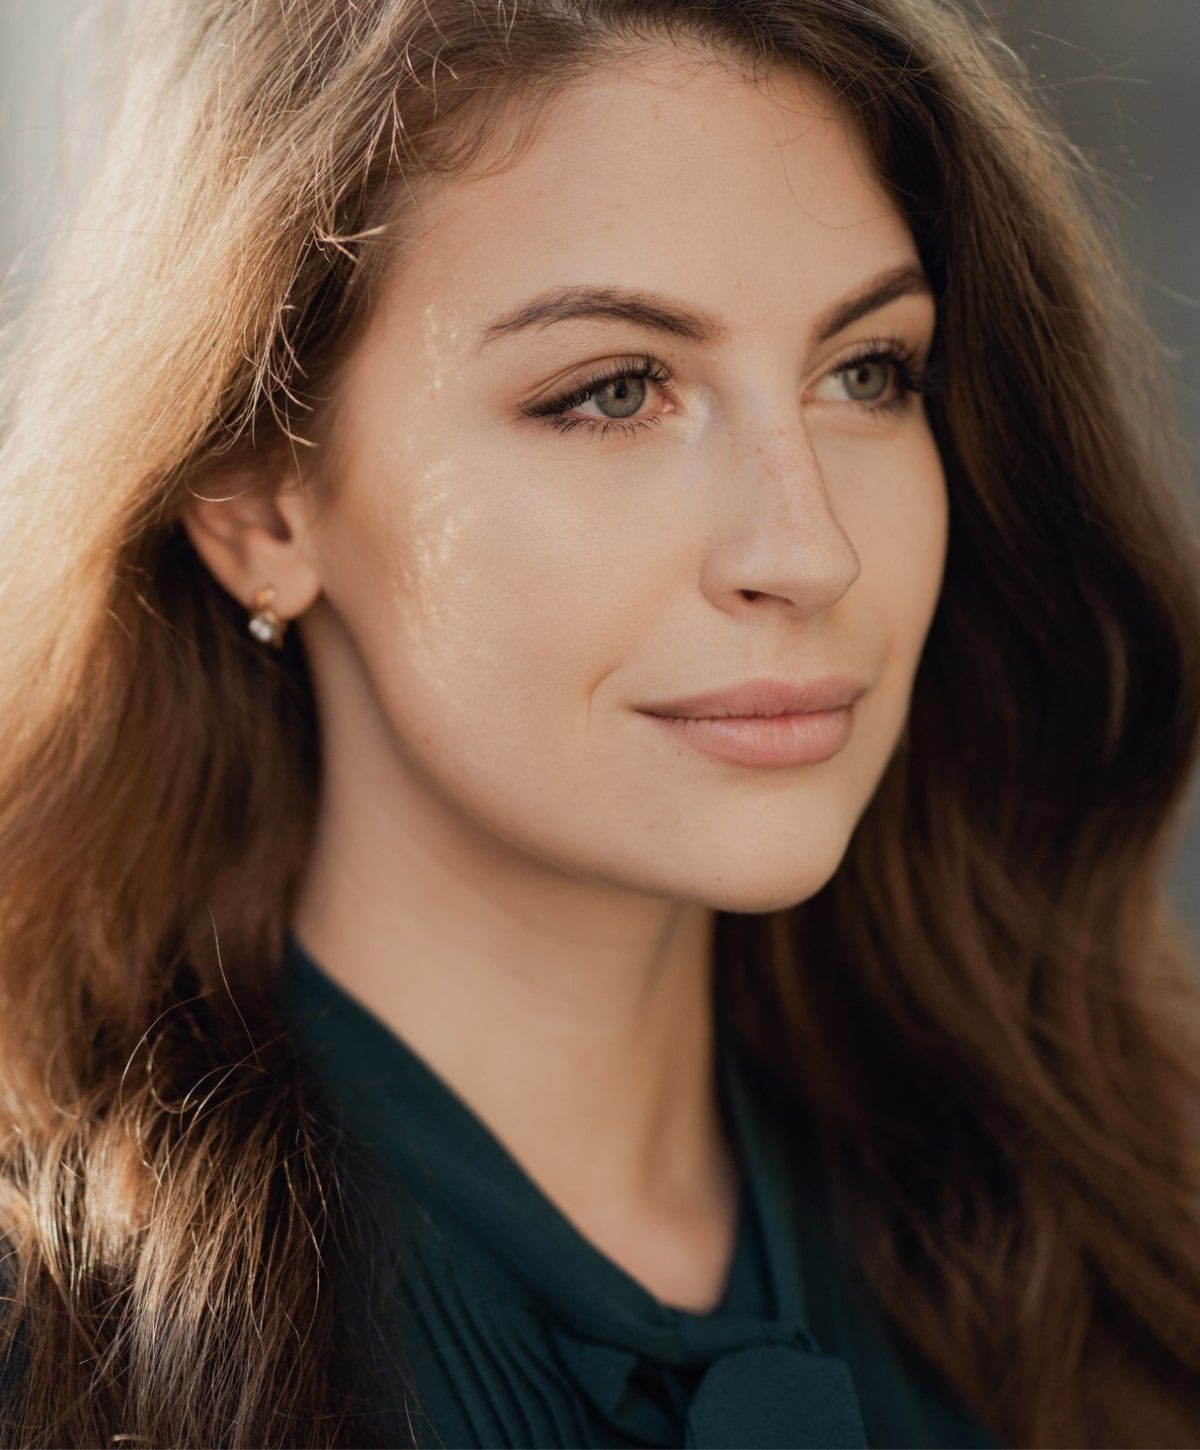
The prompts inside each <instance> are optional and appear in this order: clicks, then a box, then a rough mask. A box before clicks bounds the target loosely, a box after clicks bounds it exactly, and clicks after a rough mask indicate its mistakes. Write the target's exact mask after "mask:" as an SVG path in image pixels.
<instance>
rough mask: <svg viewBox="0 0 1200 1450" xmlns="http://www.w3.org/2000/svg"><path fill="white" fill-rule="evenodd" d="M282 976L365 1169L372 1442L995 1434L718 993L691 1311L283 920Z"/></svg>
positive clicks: (824, 1442) (988, 1444) (986, 1445)
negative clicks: (917, 1328)
mask: <svg viewBox="0 0 1200 1450" xmlns="http://www.w3.org/2000/svg"><path fill="white" fill-rule="evenodd" d="M284 982H285V1000H286V1004H287V1007H288V1011H289V1013H290V1015H291V1020H292V1023H293V1026H294V1028H295V1032H296V1036H297V1039H298V1040H299V1042H300V1044H301V1048H302V1050H303V1051H304V1053H305V1056H306V1058H307V1059H308V1060H309V1062H310V1064H311V1066H312V1069H313V1070H314V1072H315V1074H316V1076H317V1079H318V1082H319V1085H320V1088H321V1091H322V1094H323V1096H324V1098H325V1100H326V1105H327V1107H328V1108H329V1109H330V1110H331V1111H332V1113H333V1116H334V1117H335V1118H336V1119H337V1120H338V1121H339V1122H340V1123H341V1124H342V1125H343V1126H344V1127H345V1129H346V1130H347V1132H348V1134H349V1135H350V1141H351V1142H352V1143H354V1144H356V1145H358V1146H359V1148H360V1149H361V1150H362V1151H361V1153H360V1154H359V1156H358V1159H357V1161H359V1162H360V1163H361V1165H362V1167H363V1169H364V1180H363V1181H370V1182H371V1183H373V1184H375V1185H376V1187H375V1188H374V1189H373V1190H372V1193H373V1197H372V1198H371V1200H370V1201H371V1202H372V1203H373V1205H374V1208H373V1214H374V1216H375V1218H376V1223H375V1230H376V1236H375V1238H374V1239H373V1240H372V1242H374V1243H375V1244H376V1245H377V1247H376V1248H375V1249H373V1250H372V1251H371V1252H372V1258H373V1262H372V1263H371V1264H370V1265H369V1266H367V1268H366V1272H365V1273H364V1276H363V1279H362V1282H363V1283H364V1284H365V1283H368V1282H369V1283H370V1284H371V1285H372V1286H373V1297H370V1296H368V1295H367V1294H366V1292H365V1291H364V1290H362V1289H359V1290H358V1291H357V1298H356V1299H355V1301H354V1302H356V1303H357V1304H358V1305H359V1306H360V1310H361V1314H362V1316H363V1317H364V1319H365V1318H366V1317H367V1315H368V1313H369V1314H370V1316H371V1321H372V1323H374V1324H375V1326H376V1337H377V1338H380V1339H382V1340H383V1341H384V1342H386V1343H387V1344H389V1345H392V1346H394V1347H395V1349H396V1350H397V1351H398V1354H399V1358H397V1359H395V1360H391V1359H390V1358H385V1359H384V1360H381V1361H378V1363H379V1368H378V1371H377V1372H373V1374H372V1376H371V1383H370V1385H369V1389H370V1393H371V1395H372V1398H373V1399H374V1401H375V1406H376V1411H377V1413H378V1415H379V1417H380V1419H379V1423H380V1424H381V1426H382V1427H383V1429H382V1433H383V1435H384V1437H385V1439H384V1442H385V1443H400V1442H401V1441H402V1440H403V1439H405V1438H406V1436H408V1435H411V1433H412V1432H415V1435H416V1438H417V1441H418V1443H419V1444H421V1445H423V1446H436V1445H443V1446H561V1447H566V1446H633V1445H638V1446H650V1445H659V1446H668V1445H675V1446H705V1447H716V1446H762V1447H768V1446H796V1447H803V1446H829V1447H832V1446H926V1447H935V1446H961V1447H983V1450H997V1445H998V1442H997V1441H996V1440H995V1439H993V1438H992V1437H991V1436H990V1435H989V1434H988V1433H987V1432H986V1431H985V1430H984V1429H983V1428H982V1426H980V1425H979V1424H978V1423H977V1422H976V1421H975V1420H974V1419H973V1418H972V1417H971V1416H970V1415H969V1414H968V1413H967V1412H966V1411H965V1410H964V1408H963V1407H962V1406H961V1405H960V1404H958V1403H957V1402H956V1400H955V1399H954V1398H953V1396H951V1395H950V1394H948V1393H947V1392H946V1391H945V1390H944V1388H942V1387H941V1386H940V1385H939V1384H938V1383H937V1382H936V1381H935V1378H934V1377H933V1376H932V1374H931V1373H930V1372H929V1371H928V1369H927V1368H926V1366H925V1365H924V1364H923V1362H921V1361H919V1360H917V1359H916V1357H915V1356H913V1355H911V1354H910V1353H909V1352H908V1351H907V1349H906V1348H905V1346H904V1345H903V1344H902V1343H901V1342H900V1341H899V1340H898V1339H897V1337H896V1336H895V1335H894V1333H893V1332H891V1331H890V1330H889V1328H888V1326H887V1324H886V1322H885V1321H884V1319H883V1317H882V1315H881V1313H880V1312H879V1311H878V1309H877V1308H876V1307H875V1306H874V1305H873V1303H872V1301H871V1300H870V1298H869V1296H868V1294H867V1291H866V1288H865V1284H864V1283H863V1281H862V1280H861V1279H860V1278H859V1276H858V1275H857V1274H856V1273H855V1270H854V1266H853V1264H852V1263H850V1262H849V1261H848V1259H847V1257H846V1256H845V1254H844V1253H843V1252H842V1251H841V1250H840V1248H839V1246H838V1245H837V1244H836V1243H835V1240H834V1237H833V1232H832V1224H831V1222H830V1219H829V1211H828V1205H827V1202H826V1199H825V1196H824V1194H823V1191H822V1185H821V1177H820V1172H819V1168H818V1160H817V1159H816V1157H815V1156H813V1154H812V1150H811V1148H808V1149H807V1150H806V1149H805V1148H804V1147H803V1145H800V1146H799V1147H798V1146H797V1145H796V1144H795V1143H790V1142H789V1143H788V1145H787V1149H786V1151H785V1147H784V1140H783V1138H782V1137H781V1136H780V1135H779V1134H778V1133H777V1132H776V1131H774V1129H773V1119H772V1115H771V1112H770V1109H769V1107H768V1105H767V1100H766V1098H765V1097H764V1096H763V1095H762V1094H761V1092H760V1091H758V1090H756V1086H755V1084H754V1082H753V1079H752V1076H751V1074H750V1073H749V1071H748V1070H747V1067H746V1065H745V1064H744V1063H743V1062H742V1061H741V1060H740V1058H739V1054H738V1052H737V1051H736V1049H735V1047H734V1044H733V1040H732V1034H730V1033H729V1032H728V1031H727V1029H726V1028H725V1025H724V1022H723V1019H722V1015H721V1013H720V1011H719V1010H717V1011H716V1017H715V1020H716V1024H717V1061H718V1088H719V1096H720V1103H721V1111H722V1113H723V1114H724V1117H725V1122H726V1124H727V1125H728V1127H729V1129H730V1133H731V1141H732V1142H733V1143H734V1145H735V1147H736V1151H737V1153H738V1156H739V1160H740V1163H741V1167H742V1190H741V1208H740V1218H739V1229H738V1237H737V1243H736V1250H735V1255H734V1260H733V1264H732V1267H731V1270H730V1275H729V1278H728V1281H727V1284H726V1288H725V1292H724V1296H723V1298H722V1299H721V1301H720V1303H719V1304H718V1305H717V1307H716V1308H715V1309H712V1310H711V1311H708V1312H706V1313H694V1312H691V1311H688V1310H684V1309H678V1308H674V1307H672V1306H670V1305H667V1304H664V1303H662V1302H661V1301H660V1300H658V1299H657V1298H656V1297H655V1296H654V1295H653V1294H651V1293H650V1292H649V1291H648V1290H647V1289H646V1288H644V1287H643V1286H642V1285H641V1284H640V1283H638V1282H637V1280H635V1279H634V1278H632V1277H631V1276H630V1275H629V1274H628V1273H627V1272H626V1271H625V1270H624V1269H622V1268H621V1267H619V1266H618V1264H617V1263H616V1262H615V1261H614V1260H613V1259H610V1258H609V1257H608V1256H607V1255H606V1254H605V1253H603V1252H602V1251H601V1250H600V1249H598V1248H597V1247H596V1246H595V1245H593V1244H592V1243H591V1242H590V1241H589V1240H588V1239H586V1238H585V1237H584V1236H583V1235H582V1234H581V1233H580V1232H579V1230H577V1229H576V1228H575V1227H574V1225H573V1224H572V1223H571V1222H570V1220H569V1219H568V1218H567V1217H566V1216H565V1215H564V1214H563V1213H562V1212H561V1211H560V1210H559V1209H558V1208H557V1207H556V1206H555V1205H554V1203H553V1202H552V1201H551V1200H550V1199H549V1198H548V1197H547V1196H546V1195H545V1194H544V1193H543V1192H542V1190H541V1189H540V1188H539V1187H538V1186H537V1185H536V1184H535V1183H534V1181H533V1180H532V1179H531V1178H530V1177H529V1176H528V1175H527V1174H526V1173H525V1171H524V1170H523V1169H522V1168H521V1167H520V1165H519V1164H518V1163H517V1161H516V1159H515V1158H513V1156H512V1155H511V1154H510V1153H509V1152H508V1150H507V1149H506V1148H505V1147H504V1146H503V1145H502V1144H501V1142H500V1140H499V1139H498V1138H497V1137H495V1135H494V1134H493V1133H492V1132H491V1131H490V1130H489V1129H488V1128H487V1127H486V1126H485V1125H484V1124H483V1122H482V1120H481V1119H480V1118H479V1117H477V1116H476V1114H475V1113H474V1112H473V1111H472V1110H471V1109H470V1108H469V1107H468V1106H467V1105H466V1103H465V1102H464V1101H463V1100H462V1099H461V1098H460V1097H458V1095H457V1094H456V1093H455V1092H454V1090H453V1089H452V1088H451V1087H450V1086H449V1084H448V1083H446V1082H445V1080H444V1079H442V1078H441V1077H439V1076H438V1075H437V1074H436V1073H435V1072H434V1070H433V1069H432V1068H431V1067H430V1066H429V1064H427V1063H426V1062H425V1061H424V1060H423V1059H422V1058H421V1057H420V1056H419V1055H418V1054H417V1053H416V1052H415V1050H413V1049H412V1048H410V1047H409V1046H408V1045H407V1044H406V1043H405V1042H404V1041H403V1040H401V1038H399V1037H398V1036H397V1035H396V1034H395V1033H394V1032H393V1031H392V1030H391V1029H389V1028H387V1027H385V1026H384V1025H383V1023H382V1022H380V1020H379V1019H378V1018H377V1017H375V1016H374V1015H373V1014H372V1013H370V1012H369V1011H368V1010H367V1009H366V1008H365V1007H363V1006H362V1005H361V1004H359V1003H358V1002H357V1001H356V1000H355V999H354V998H352V997H351V996H350V995H349V994H348V993H347V992H345V991H344V990H343V989H342V988H341V987H339V986H338V985H337V983H336V982H334V980H333V979H332V978H331V977H330V976H329V975H328V974H327V973H326V972H325V971H324V970H323V969H322V968H321V967H320V966H319V965H318V964H317V963H316V962H315V961H314V960H313V959H312V957H311V956H310V955H309V954H308V953H307V952H306V951H305V950H304V949H303V948H302V947H301V946H300V943H299V942H298V940H297V939H296V938H295V936H294V935H291V934H289V935H288V937H287V939H286V942H285V949H284ZM714 1008H719V1000H715V1001H714ZM401 1266H402V1272H401ZM381 1285H382V1286H383V1290H382V1293H381V1292H380V1286H381ZM354 1342H355V1343H359V1342H360V1341H358V1340H355V1341H354ZM361 1342H363V1343H365V1342H366V1341H365V1340H364V1341H361ZM372 1363H375V1361H372ZM406 1426H411V1431H409V1430H406V1429H405V1427H406ZM388 1427H391V1428H390V1434H391V1436H392V1439H391V1440H390V1441H389V1440H388V1438H387V1436H388V1433H389V1429H388Z"/></svg>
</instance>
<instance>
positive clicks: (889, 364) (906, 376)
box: [814, 337, 941, 415]
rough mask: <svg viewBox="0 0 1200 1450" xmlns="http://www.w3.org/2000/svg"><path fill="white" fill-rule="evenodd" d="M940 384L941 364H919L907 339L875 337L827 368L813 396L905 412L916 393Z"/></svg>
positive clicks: (884, 411)
mask: <svg viewBox="0 0 1200 1450" xmlns="http://www.w3.org/2000/svg"><path fill="white" fill-rule="evenodd" d="M940 385H941V375H940V370H939V369H938V367H937V366H936V365H930V366H926V367H924V368H922V367H920V366H918V364H917V358H916V353H915V352H914V351H913V349H912V348H911V347H909V345H908V344H907V343H905V342H902V341H901V340H900V339H899V338H895V337H893V338H879V337H873V338H871V339H870V340H869V341H867V342H865V343H861V344H860V345H859V347H858V349H857V350H856V351H855V352H854V353H852V354H851V356H850V357H848V358H845V359H843V361H842V362H840V363H838V364H837V366H836V367H834V368H832V369H831V370H830V371H829V372H827V373H826V374H825V376H824V377H823V378H821V379H820V381H819V382H818V383H817V391H816V392H815V394H814V396H815V398H816V399H817V400H818V401H822V402H826V401H828V402H835V403H841V402H849V403H852V404H854V405H855V406H856V407H858V409H859V410H860V411H862V412H865V413H867V414H868V415H872V414H874V415H887V414H895V413H901V412H903V411H904V410H905V409H906V408H907V407H908V406H909V405H910V403H911V402H912V396H913V394H914V393H933V392H936V391H938V389H939V388H940ZM823 388H824V389H827V391H826V392H825V393H824V394H822V393H821V391H820V390H821V389H823ZM830 389H832V391H829V390H830ZM839 394H840V396H839Z"/></svg>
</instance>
